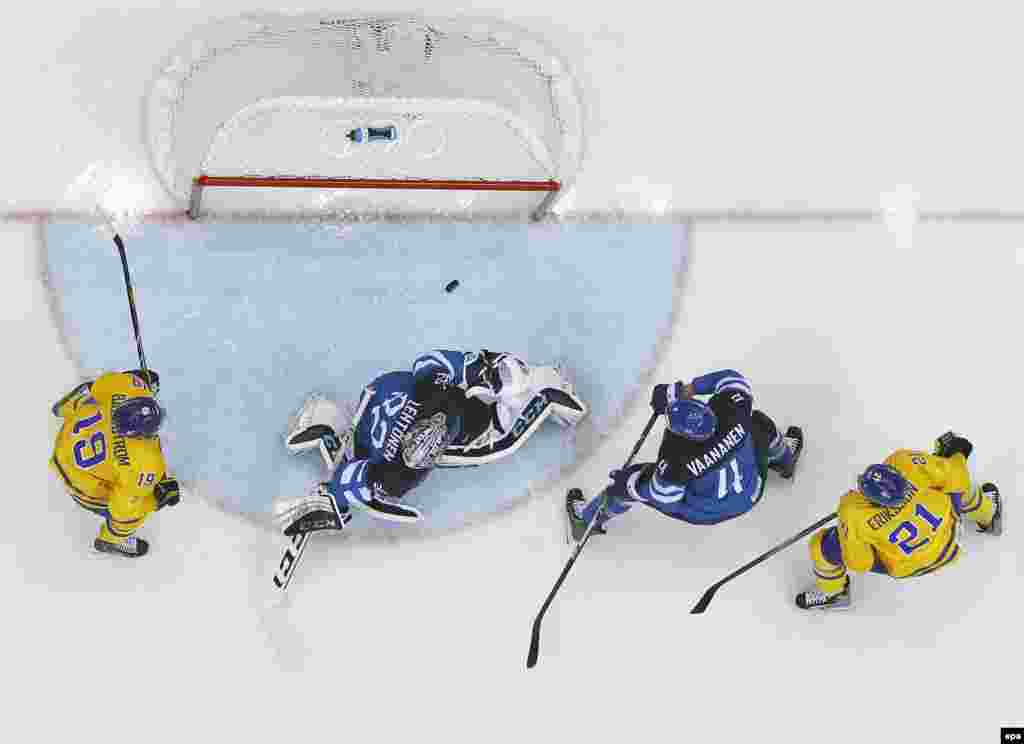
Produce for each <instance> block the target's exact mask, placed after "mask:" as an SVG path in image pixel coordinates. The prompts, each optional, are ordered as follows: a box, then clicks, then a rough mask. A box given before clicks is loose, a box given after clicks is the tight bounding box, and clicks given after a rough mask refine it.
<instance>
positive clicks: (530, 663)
mask: <svg viewBox="0 0 1024 744" xmlns="http://www.w3.org/2000/svg"><path fill="white" fill-rule="evenodd" d="M657 419H658V414H657V413H652V414H651V419H650V421H648V422H647V426H645V427H644V431H643V434H641V435H640V439H639V440H637V443H636V446H635V447H633V451H632V452H630V453H629V459H628V460H626V464H625V465H623V466H622V467H623V469H625V468H628V467H629V466H630V465H631V464H632V463H633V458H634V457H636V453H637V452H639V451H640V448H641V447H642V446H643V444H644V441H646V439H647V435H648V434H649V433H650V431H651V427H652V426H654V422H655V421H656V420H657ZM607 508H608V495H607V493H605V494H604V495H602V497H601V502H600V503H599V504H598V506H597V511H596V512H594V518H593V519H591V520H590V524H588V525H587V531H586V532H584V533H583V537H582V538H580V541H579V542H578V543H577V544H576V548H575V549H574V550H573V551H572V555H571V556H569V562H568V563H566V564H565V568H563V569H562V573H561V575H560V576H559V577H558V581H556V582H555V586H554V587H553V588H552V589H551V592H550V593H549V594H548V596H547V599H545V600H544V604H543V605H541V608H540V612H538V613H537V617H536V618H535V619H534V621H533V630H532V632H531V635H530V652H529V654H527V656H526V668H527V669H533V668H534V667H535V666H536V665H537V657H538V655H539V654H540V624H541V622H542V621H543V620H544V613H546V612H547V611H548V607H550V606H551V602H552V600H554V598H555V595H556V594H557V593H558V590H559V589H560V588H561V586H562V582H564V581H565V577H566V576H568V575H569V571H571V570H572V567H573V564H574V563H576V559H577V558H578V557H579V555H580V553H581V552H583V546H584V545H586V544H587V540H589V539H590V535H591V534H592V533H593V531H594V527H595V526H596V525H597V523H598V521H599V520H600V518H601V515H602V514H603V513H604V511H605V509H607Z"/></svg>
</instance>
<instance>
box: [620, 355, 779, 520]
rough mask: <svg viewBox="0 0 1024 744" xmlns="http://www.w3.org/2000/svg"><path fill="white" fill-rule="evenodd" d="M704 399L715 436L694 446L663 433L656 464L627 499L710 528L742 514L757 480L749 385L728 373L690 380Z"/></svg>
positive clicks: (755, 493) (757, 490) (756, 491)
mask: <svg viewBox="0 0 1024 744" xmlns="http://www.w3.org/2000/svg"><path fill="white" fill-rule="evenodd" d="M692 384H693V386H694V390H695V392H696V394H697V395H710V396H711V398H710V400H708V405H709V406H710V407H711V409H712V410H713V411H714V412H715V415H716V416H717V418H718V428H717V430H716V432H715V434H714V435H713V436H712V437H711V438H710V439H709V440H707V441H706V442H694V441H691V440H689V439H686V438H685V437H682V436H679V435H678V434H675V433H673V432H672V431H670V430H666V431H665V436H664V439H663V440H662V443H661V448H660V449H659V451H658V460H657V463H656V464H655V466H654V467H653V468H647V469H645V470H644V471H643V473H641V474H639V476H638V477H637V478H636V480H635V483H633V484H631V485H632V486H633V487H632V488H630V489H629V490H630V492H631V495H632V496H634V497H635V498H637V499H638V500H641V501H645V502H647V503H648V504H649V505H650V506H653V507H654V508H656V509H657V510H658V511H661V512H663V513H665V514H667V515H669V516H672V517H676V518H678V519H683V520H685V521H687V522H691V523H694V524H715V523H717V522H722V521H725V520H727V519H732V518H733V517H737V516H739V515H741V514H744V513H746V512H748V511H749V510H750V509H751V508H752V507H753V506H754V504H756V503H757V501H758V499H759V498H760V497H761V486H762V484H763V476H762V472H761V469H760V467H759V465H758V456H757V451H756V449H755V447H754V437H753V429H752V425H751V414H752V413H753V403H754V399H753V395H752V393H751V390H750V384H749V383H748V382H747V380H746V378H744V377H743V375H741V374H739V373H738V372H736V371H734V370H722V371H720V372H713V373H711V374H707V375H703V376H701V377H698V378H695V379H694V380H693V383H692Z"/></svg>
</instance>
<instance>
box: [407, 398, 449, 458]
mask: <svg viewBox="0 0 1024 744" xmlns="http://www.w3.org/2000/svg"><path fill="white" fill-rule="evenodd" d="M449 441H450V437H449V435H448V422H447V417H446V416H445V414H444V412H443V411H438V412H437V413H435V414H434V415H433V416H431V417H430V418H425V419H423V420H422V421H417V422H416V423H415V424H413V425H412V426H411V427H409V431H407V432H406V433H405V435H404V436H403V437H402V460H403V461H404V462H405V464H406V465H408V466H409V467H410V468H413V469H415V470H427V469H429V468H432V467H433V466H434V462H435V461H436V460H437V458H438V457H440V456H441V454H442V453H443V452H444V449H445V447H447V446H448V444H449Z"/></svg>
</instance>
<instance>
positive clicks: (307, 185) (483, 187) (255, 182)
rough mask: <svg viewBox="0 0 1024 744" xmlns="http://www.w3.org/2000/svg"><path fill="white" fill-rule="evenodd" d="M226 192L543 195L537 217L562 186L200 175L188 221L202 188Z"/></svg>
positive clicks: (194, 183) (196, 215) (197, 207)
mask: <svg viewBox="0 0 1024 744" xmlns="http://www.w3.org/2000/svg"><path fill="white" fill-rule="evenodd" d="M216 186H220V187H228V188H246V187H254V188H284V189H406V190H410V191H416V190H431V191H540V192H547V196H546V197H544V199H543V201H542V202H541V204H540V206H539V207H538V208H537V209H535V210H534V212H533V216H534V217H537V216H540V215H542V214H544V212H546V211H547V207H548V206H549V205H550V204H551V202H552V201H553V200H554V197H555V195H556V194H557V193H558V191H559V189H561V187H562V185H561V183H559V182H558V181H555V180H546V181H487V180H482V179H414V178H409V179H402V178H301V177H295V176H208V175H200V176H197V177H196V178H195V179H193V181H192V195H191V198H190V200H189V209H188V214H189V216H190V217H191V218H192V219H198V218H199V215H200V203H201V201H202V192H203V189H204V188H206V187H216Z"/></svg>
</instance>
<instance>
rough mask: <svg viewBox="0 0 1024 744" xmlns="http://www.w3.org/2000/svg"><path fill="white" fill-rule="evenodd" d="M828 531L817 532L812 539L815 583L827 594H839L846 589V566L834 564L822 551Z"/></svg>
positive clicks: (811, 547)
mask: <svg viewBox="0 0 1024 744" xmlns="http://www.w3.org/2000/svg"><path fill="white" fill-rule="evenodd" d="M825 532H826V530H821V531H819V532H817V533H816V534H815V535H814V537H812V538H811V544H810V549H811V560H812V561H813V562H814V583H815V584H817V585H818V589H820V590H821V591H823V592H825V593H826V594H837V593H839V592H841V591H843V589H845V588H846V566H843V565H839V566H837V565H836V564H834V563H832V562H831V561H829V560H828V559H827V558H825V554H824V553H823V552H822V549H821V540H822V538H823V537H824V536H825Z"/></svg>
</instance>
